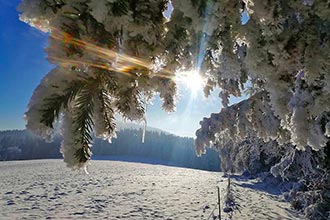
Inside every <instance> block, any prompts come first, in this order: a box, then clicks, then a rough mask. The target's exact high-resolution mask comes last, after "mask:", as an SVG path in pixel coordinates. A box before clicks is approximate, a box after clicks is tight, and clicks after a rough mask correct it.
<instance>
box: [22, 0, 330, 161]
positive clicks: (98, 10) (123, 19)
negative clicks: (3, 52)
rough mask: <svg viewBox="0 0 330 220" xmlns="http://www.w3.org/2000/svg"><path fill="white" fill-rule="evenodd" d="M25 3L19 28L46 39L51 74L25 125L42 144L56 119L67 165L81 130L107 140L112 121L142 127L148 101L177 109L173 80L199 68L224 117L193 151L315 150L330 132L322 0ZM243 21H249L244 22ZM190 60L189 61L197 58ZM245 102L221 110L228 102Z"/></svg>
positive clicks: (82, 148) (210, 121)
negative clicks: (244, 146)
mask: <svg viewBox="0 0 330 220" xmlns="http://www.w3.org/2000/svg"><path fill="white" fill-rule="evenodd" d="M170 4H171V6H173V8H174V10H173V12H172V14H171V16H170V19H169V20H167V18H166V17H165V16H164V12H165V10H166V9H167V7H168V5H169V1H168V0H152V1H150V0H24V1H23V2H22V4H21V5H20V7H19V10H20V11H21V12H22V14H21V16H20V18H21V20H23V21H25V22H27V23H29V24H30V25H32V26H34V27H36V28H38V29H40V30H43V31H46V32H48V33H49V47H48V48H47V54H48V59H49V60H50V62H52V63H54V64H55V65H56V67H55V69H54V70H52V71H51V72H50V73H49V74H48V75H47V76H46V77H45V78H44V79H43V81H42V82H41V84H40V86H39V87H38V88H37V89H36V91H35V92H34V95H33V97H32V99H31V102H30V104H29V107H28V111H27V113H26V119H27V122H28V124H27V127H28V128H29V129H31V130H34V131H35V132H37V133H39V134H40V135H42V136H44V137H50V136H51V134H52V128H53V125H54V121H55V120H56V119H59V118H61V120H62V121H63V122H62V124H63V134H64V141H63V143H62V152H63V154H64V157H65V160H66V162H67V163H68V164H69V165H70V166H72V167H80V166H82V165H84V163H85V162H86V161H88V159H89V158H90V145H91V143H92V140H91V136H90V134H91V132H92V131H93V130H94V131H95V133H96V134H97V136H100V137H103V138H104V139H108V140H110V139H111V137H113V136H114V135H115V120H114V115H115V114H116V113H119V114H121V115H123V116H124V117H125V118H128V119H131V120H142V119H143V117H144V111H145V109H144V102H145V100H147V99H148V98H149V97H150V96H152V95H153V94H154V93H155V92H158V93H159V94H160V97H162V98H163V100H164V105H163V108H164V110H166V111H172V110H174V107H175V95H176V89H175V82H174V81H173V77H174V76H175V75H176V73H178V72H179V71H181V70H184V69H191V68H194V69H197V70H198V71H199V72H200V74H201V75H203V77H204V78H205V79H207V84H206V87H205V94H206V95H208V94H209V93H210V92H211V90H212V89H213V88H214V87H220V88H221V92H220V97H221V98H222V102H223V105H224V106H225V108H224V109H222V110H221V112H220V113H217V114H212V115H211V117H210V118H205V119H204V120H203V121H202V122H201V129H199V130H198V131H197V132H196V135H197V140H196V147H197V152H198V153H199V154H200V153H203V152H204V151H205V147H206V146H209V145H210V144H214V143H217V145H218V146H219V143H224V144H226V143H228V141H231V142H233V143H240V142H241V141H242V140H244V139H245V138H246V137H248V136H256V137H259V138H261V139H263V140H264V141H270V140H276V141H277V142H278V143H279V144H285V143H291V144H293V145H294V146H295V147H296V148H298V149H307V147H308V146H310V147H311V148H312V149H313V150H321V149H322V148H324V146H326V143H327V142H328V141H329V136H330V135H329V134H330V113H329V112H330V98H329V97H330V73H329V70H330V62H329V60H330V43H329V40H330V39H329V38H330V28H329V27H330V13H329V10H330V5H329V3H328V1H323V0H301V1H296V0H288V1H264V0H232V1H227V0H218V1H208V0H172V1H171V3H170ZM242 16H243V17H249V19H248V20H244V19H243V20H244V22H242ZM196 51H197V53H196ZM244 86H248V89H249V92H250V94H251V96H249V97H247V99H246V100H245V101H242V102H241V103H238V104H235V105H232V106H228V104H229V101H228V99H229V97H230V96H231V95H233V96H241V95H242V91H243V90H244Z"/></svg>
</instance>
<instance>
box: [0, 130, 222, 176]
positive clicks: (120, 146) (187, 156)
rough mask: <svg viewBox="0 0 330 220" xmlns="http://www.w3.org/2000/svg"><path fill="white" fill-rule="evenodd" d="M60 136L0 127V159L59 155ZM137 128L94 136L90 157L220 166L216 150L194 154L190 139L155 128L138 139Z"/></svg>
mask: <svg viewBox="0 0 330 220" xmlns="http://www.w3.org/2000/svg"><path fill="white" fill-rule="evenodd" d="M61 140H62V138H61V136H60V135H56V136H55V137H54V140H53V142H51V143H47V142H46V141H45V140H43V139H42V138H40V137H38V136H36V135H34V134H32V133H31V132H29V131H26V130H12V131H0V161H6V160H28V159H49V158H62V155H61V153H60V150H59V148H60V145H61ZM141 140H142V130H141V129H122V130H119V131H118V132H117V138H115V139H112V143H108V142H107V141H104V140H101V139H97V138H96V139H95V141H94V145H93V148H92V150H93V157H92V158H94V159H118V160H128V161H139V162H146V163H157V164H164V165H172V166H179V167H187V168H194V169H201V170H209V171H219V170H220V159H219V153H218V152H217V151H215V150H213V149H209V150H208V151H207V153H206V154H205V155H203V156H202V157H197V156H196V155H195V147H194V140H193V139H192V138H187V137H178V136H175V135H172V134H167V133H163V132H159V131H148V130H147V131H146V136H145V143H142V141H141Z"/></svg>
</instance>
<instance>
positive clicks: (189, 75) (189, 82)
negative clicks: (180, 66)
mask: <svg viewBox="0 0 330 220" xmlns="http://www.w3.org/2000/svg"><path fill="white" fill-rule="evenodd" d="M176 78H177V81H178V82H182V83H183V84H184V85H185V86H186V87H187V88H188V89H189V90H190V91H192V92H196V91H197V90H199V89H201V88H203V86H204V79H203V78H202V77H201V75H200V74H199V73H198V72H197V71H194V70H192V71H184V72H179V73H177V76H176Z"/></svg>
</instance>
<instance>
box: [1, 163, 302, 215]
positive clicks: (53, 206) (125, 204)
mask: <svg viewBox="0 0 330 220" xmlns="http://www.w3.org/2000/svg"><path fill="white" fill-rule="evenodd" d="M89 172H90V174H89V175H86V174H85V173H83V172H82V171H69V170H68V169H67V168H65V165H64V163H63V162H62V161H60V160H35V161H20V162H18V161H12V162H1V163H0V179H1V182H0V219H141V220H142V219H150V220H151V219H168V220H169V219H173V220H174V219H187V220H188V219H189V220H191V219H199V220H200V219H207V218H208V216H209V215H210V213H211V210H212V209H213V208H214V207H215V206H216V202H217V193H216V186H217V185H219V186H220V187H221V188H222V189H224V188H225V185H226V180H225V179H224V178H222V177H221V176H222V175H221V173H215V172H207V171H199V170H192V169H184V168H175V167H166V166H160V165H148V164H140V163H128V162H115V161H92V166H90V169H89ZM253 184H254V183H253V182H251V181H250V182H249V181H245V182H242V181H239V182H237V181H235V180H233V186H234V191H235V192H236V194H237V196H238V198H239V200H238V202H239V203H240V205H241V207H242V208H241V213H235V215H234V219H239V220H249V219H256V220H258V219H260V220H266V219H272V220H274V219H302V218H300V217H294V215H293V213H292V211H291V210H290V209H289V204H288V203H284V202H281V201H279V199H278V198H277V197H276V196H274V195H270V194H268V193H266V192H263V191H261V190H253V187H252V188H251V187H250V186H253ZM222 196H223V195H222ZM203 210H205V212H203ZM215 212H216V213H217V212H218V211H217V210H215ZM222 217H223V218H222V219H225V217H226V215H223V216H222Z"/></svg>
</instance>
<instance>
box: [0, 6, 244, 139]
mask: <svg viewBox="0 0 330 220" xmlns="http://www.w3.org/2000/svg"><path fill="white" fill-rule="evenodd" d="M19 2H20V0H0V30H1V31H0V48H1V50H0V70H1V72H0V130H7V129H23V128H25V121H24V120H23V116H24V112H25V111H26V106H27V104H28V102H29V99H30V97H31V95H32V93H33V90H34V88H35V87H36V86H37V85H38V84H39V82H40V80H41V79H42V77H43V76H44V75H45V74H47V73H48V72H49V70H50V69H51V68H52V66H51V65H50V64H49V63H48V61H47V60H46V54H45V52H44V48H45V47H47V35H46V34H44V33H42V32H40V31H37V30H35V29H33V28H31V27H29V26H28V25H27V24H25V23H23V22H21V21H19V19H18V12H17V11H16V7H17V5H18V4H19ZM179 91H180V98H179V100H178V104H177V111H176V112H175V113H171V114H168V113H165V112H163V111H162V110H161V101H160V100H159V98H156V99H155V100H154V104H153V105H148V111H147V121H148V125H149V126H153V127H157V128H160V129H163V130H165V131H169V132H171V133H174V134H177V135H182V136H191V137H193V136H194V133H195V130H196V129H198V128H199V121H200V120H201V119H202V118H203V117H208V116H209V115H210V113H212V112H219V111H220V109H221V107H222V106H221V104H220V99H219V98H218V92H213V93H212V95H211V97H209V98H208V99H205V98H204V97H203V94H202V92H201V90H200V91H199V92H198V93H197V95H196V96H195V97H193V96H192V95H191V91H190V90H189V89H187V88H186V87H184V86H183V85H181V84H180V85H179ZM233 101H234V102H235V101H238V100H237V99H234V100H233Z"/></svg>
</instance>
